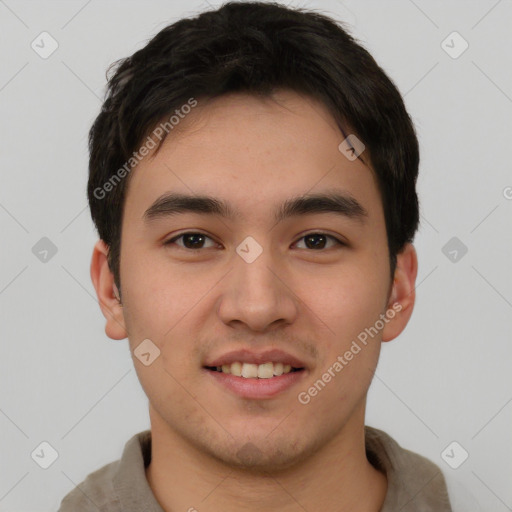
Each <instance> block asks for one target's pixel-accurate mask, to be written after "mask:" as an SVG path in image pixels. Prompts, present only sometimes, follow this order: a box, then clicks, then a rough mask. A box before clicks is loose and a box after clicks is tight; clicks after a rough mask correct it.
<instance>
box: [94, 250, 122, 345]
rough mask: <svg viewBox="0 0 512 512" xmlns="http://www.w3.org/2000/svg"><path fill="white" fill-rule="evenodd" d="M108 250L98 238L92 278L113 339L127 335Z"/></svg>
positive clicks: (109, 333)
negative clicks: (109, 262)
mask: <svg viewBox="0 0 512 512" xmlns="http://www.w3.org/2000/svg"><path fill="white" fill-rule="evenodd" d="M108 250H109V249H108V246H107V245H106V244H105V242H104V241H103V240H98V242H97V243H96V245H95V246H94V251H93V254H92V259H91V279H92V282H93V284H94V288H95V289H96V295H97V296H98V302H99V304H100V308H101V311H102V313H103V316H104V317H105V318H106V320H107V323H106V325H105V333H106V335H107V336H108V337H109V338H111V339H113V340H122V339H124V338H126V337H127V332H126V326H125V322H124V314H123V306H122V305H121V302H120V301H119V300H118V298H117V297H119V291H118V289H117V287H116V285H115V283H114V275H113V274H112V272H111V271H110V267H109V266H108V260H107V255H108ZM116 295H117V296H116Z"/></svg>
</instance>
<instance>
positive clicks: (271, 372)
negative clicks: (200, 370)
mask: <svg viewBox="0 0 512 512" xmlns="http://www.w3.org/2000/svg"><path fill="white" fill-rule="evenodd" d="M216 368H217V371H221V372H222V373H227V374H231V375H235V376H236V377H244V378H245V379H256V378H259V379H271V378H272V377H274V376H275V377H278V376H279V375H283V374H284V373H290V372H291V370H292V367H291V365H289V364H284V365H283V363H272V362H268V363H263V364H260V365H258V364H253V363H240V362H238V361H237V362H236V363H232V364H223V365H222V366H217V367H216Z"/></svg>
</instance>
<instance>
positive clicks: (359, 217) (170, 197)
mask: <svg viewBox="0 0 512 512" xmlns="http://www.w3.org/2000/svg"><path fill="white" fill-rule="evenodd" d="M186 212H190V213H197V214H200V215H201V214H202V215H216V216H220V217H223V218H226V219H229V220H235V219H236V218H237V217H241V215H240V213H239V212H238V211H237V210H236V209H234V208H233V207H232V206H231V205H230V204H229V203H227V202H226V201H224V200H222V199H218V198H216V197H212V196H208V195H186V194H178V193H166V194H164V195H162V196H160V197H159V198H158V199H156V201H155V202H154V203H153V204H152V205H151V206H150V207H149V208H148V209H147V210H146V211H145V212H144V215H143V219H144V221H145V222H146V223H150V222H152V221H155V220H158V219H162V218H166V217H170V216H173V215H177V214H181V213H186ZM319 213H334V214H337V215H340V216H342V217H346V218H349V219H353V220H356V221H359V222H361V223H364V221H365V219H366V218H367V217H368V212H367V210H366V209H365V208H364V207H363V206H362V205H361V203H359V201H357V199H355V198H354V197H352V196H351V195H347V194H344V193H336V192H331V193H324V194H306V195H302V196H297V197H292V198H290V199H287V200H286V201H284V202H283V203H282V204H281V205H279V207H278V208H277V209H276V210H275V211H274V220H275V222H276V223H279V222H281V221H283V220H284V219H287V218H289V217H294V216H298V215H312V214H319Z"/></svg>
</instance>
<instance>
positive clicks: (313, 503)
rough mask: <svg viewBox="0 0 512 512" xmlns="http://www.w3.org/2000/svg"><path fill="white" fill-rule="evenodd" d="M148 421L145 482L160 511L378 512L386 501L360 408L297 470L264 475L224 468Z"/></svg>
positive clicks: (161, 423) (155, 419) (153, 418)
mask: <svg viewBox="0 0 512 512" xmlns="http://www.w3.org/2000/svg"><path fill="white" fill-rule="evenodd" d="M150 416H151V434H152V457H151V463H150V464H149V466H148V467H147V468H146V476H147V479H148V483H149V485H150V487H151V489H152V491H153V494H154V495H155V497H156V499H157V501H158V502H159V503H160V506H161V507H162V508H163V510H164V511H165V512H171V511H174V510H185V511H191V512H193V511H194V510H197V511H201V512H203V511H208V512H220V511H222V512H235V511H240V510H244V511H246V512H252V511H261V510H262V509H264V510H269V511H273V510H275V511H277V510H279V512H299V511H300V512H304V510H322V509H325V510H337V511H340V512H356V511H357V512H378V511H379V510H380V508H381V506H382V503H383V502H384V498H385V496H386V490H387V482H386V476H385V475H384V474H383V473H381V472H379V471H377V470H376V469H375V468H374V467H373V466H372V465H371V464H370V463H369V462H368V459H367V458H366V450H365V442H364V408H363V409H362V413H360V414H359V415H357V416H359V417H355V418H352V419H351V420H350V421H349V422H348V423H347V424H346V425H345V427H344V428H343V429H342V431H341V432H340V433H339V435H338V436H336V438H335V439H333V440H332V441H331V442H329V443H328V444H326V445H325V446H323V447H322V448H321V449H319V450H318V451H317V452H315V453H314V454H313V455H312V456H311V457H309V458H308V459H307V460H304V461H303V462H302V463H300V465H295V466H293V467H291V468H289V469H287V470H282V471H279V472H275V473H265V474H261V473H254V472H249V471H247V470H245V469H243V468H234V467H232V466H227V465H225V464H223V463H222V461H219V460H218V459H215V458H213V457H211V456H210V455H209V454H206V453H204V452H203V451H200V450H197V449H196V447H194V446H192V445H190V444H189V443H188V441H187V440H185V439H183V438H182V437H181V436H179V435H178V434H177V433H176V432H174V431H173V430H171V429H170V428H169V427H168V425H167V424H166V423H165V422H164V421H163V420H162V418H160V417H158V416H157V414H156V413H155V412H154V411H153V410H152V409H151V410H150ZM355 416H356V415H355Z"/></svg>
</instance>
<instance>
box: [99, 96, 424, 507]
mask: <svg viewBox="0 0 512 512" xmlns="http://www.w3.org/2000/svg"><path fill="white" fill-rule="evenodd" d="M343 139H344V136H343V135H342V134H341V132H340V130H339V129H338V128H337V126H336V123H335V121H334V119H333V118H332V117H331V116H330V114H329V113H328V111H327V110H326V108H325V107H324V106H323V105H322V104H320V103H317V102H316V101H314V100H313V99H311V98H308V97H304V96H300V95H298V94H296V93H294V92H291V91H279V93H278V94H276V95H275V96H274V99H264V100H262V99H258V98H255V97H252V96H248V95H244V94H232V95H228V96H223V97H221V98H218V99H216V100H214V101H213V102H210V103H204V104H202V103H201V101H199V105H198V106H197V107H196V109H194V111H193V112H192V113H190V114H189V115H188V116H187V117H186V119H184V120H183V121H181V123H180V125H179V131H178V130H176V132H172V133H171V134H170V135H169V137H168V138H167V139H166V141H165V142H164V144H163V146H162V147H161V149H160V151H159V152H158V153H157V154H156V156H154V155H150V156H149V157H147V158H145V159H144V160H143V161H142V162H141V163H140V164H139V165H138V167H137V168H136V169H135V170H134V171H132V173H133V174H132V176H131V182H130V186H129V189H128V193H127V196H126V203H125V209H124V218H123V225H122V246H121V267H120V268H121V271H120V273H121V290H122V297H121V299H122V305H120V304H119V303H118V301H117V299H116V297H115V295H114V291H115V285H114V280H113V275H112V273H111V272H110V270H109V268H108V264H107V260H106V254H107V250H108V249H107V247H106V246H105V244H104V243H103V241H101V240H100V241H98V243H97V244H96V246H95V248H94V252H93V256H92V261H91V278H92V281H93V283H94V286H95V288H96V292H97V295H98V299H99V302H100V306H101V309H102V312H103V314H104V316H105V318H106V320H107V322H106V327H105V331H106V334H107V335H108V336H109V337H110V338H112V339H115V340H121V339H124V338H126V337H128V339H129V344H130V349H131V351H132V354H133V350H135V348H136V347H137V346H138V345H139V344H140V343H141V342H142V340H144V339H147V338H149V339H150V340H152V342H153V343H154V344H155V345H156V346H158V348H159V349H160V351H161V353H160V357H158V358H157V359H156V360H155V361H154V362H153V363H152V364H151V365H150V366H144V365H143V364H141V362H140V361H139V360H138V359H137V358H136V357H133V360H134V365H135V368H136V371H137V374H138V377H139V379H140V382H141V385H142V387H143V389H144V391H145V393H146V394H147V396H148V399H149V412H150V420H151V429H152V440H153V445H152V461H151V464H150V465H149V467H148V468H147V470H146V474H147V478H148V482H149V483H150V486H151V487H152V489H153V492H154V494H155V496H156V498H157V500H158V501H159V503H160V504H161V506H162V508H163V509H164V510H168V511H170V510H189V509H190V508H192V507H194V508H195V509H197V510H199V511H210V512H217V511H221V510H222V511H224V512H226V511H227V512H230V511H235V510H246V511H252V510H262V509H266V510H279V511H286V512H288V511H299V510H300V511H303V510H304V508H305V509H306V510H309V511H312V510H321V509H322V508H323V507H325V510H340V511H342V510H343V511H358V512H364V511H375V512H376V511H378V510H379V509H380V507H381V505H382V502H383V500H384V497H385V493H386V477H385V475H383V474H381V473H380V472H378V471H377V470H376V469H375V468H373V466H371V465H370V463H369V462H368V460H367V459H366V455H365V449H364V431H363V426H364V417H365V405H366V395H367V391H368V387H369V385H370V382H371V379H372V375H373V372H374V370H375V368H376V365H377V361H378V357H379V352H380V346H381V341H389V340H392V339H393V338H395V337H396V336H398V335H399V334H400V333H401V332H402V331H403V329H404V328H405V326H406V325H407V322H408V320H409V318H410V316H411V313H412V310H413V307H414V300H415V293H414V283H415V280H416V274H417V257H416V252H415V249H414V247H413V246H412V245H411V244H407V245H406V246H405V247H404V250H403V251H402V252H401V253H400V254H399V255H398V263H397V269H396V272H395V276H394V280H393V281H391V279H390V276H389V259H388V252H387V238H386V228H385V221H384V212H383V207H382V202H381V198H380V195H379V192H378V188H377V182H376V178H375V176H374V174H373V171H372V170H371V169H370V168H368V167H367V166H366V165H365V164H364V163H363V162H362V161H361V160H359V159H357V160H354V161H349V160H348V159H347V158H346V157H345V156H344V155H342V154H341V153H340V151H339V150H338V145H339V144H340V143H341V142H342V141H343ZM366 160H369V159H366ZM335 188H336V189H337V190H340V191H343V192H345V193H349V194H350V195H352V196H353V197H354V198H356V199H357V200H358V201H359V202H360V203H361V204H362V205H363V206H364V207H365V208H366V210H367V211H368V217H367V218H366V219H365V222H364V223H362V222H359V221H357V220H353V219H349V218H342V217H340V216H338V215H335V214H332V213H321V214H314V215H307V216H296V217H292V218H288V219H285V220H284V221H282V222H281V223H279V224H275V222H274V219H273V209H274V207H275V206H276V205H277V204H280V203H281V202H282V201H284V200H286V199H288V198H290V197H292V196H298V195H302V194H305V193H319V192H331V191H332V190H333V189H335ZM171 191H173V192H180V193H185V194H209V195H213V196H215V197H218V198H221V199H224V200H226V201H228V202H229V203H230V204H231V205H232V206H233V207H234V208H236V209H238V210H239V211H240V216H238V217H237V218H236V219H234V220H233V221H231V220H227V219H222V218H220V217H214V216H208V215H200V214H197V213H183V214H180V215H174V216H172V217H169V218H166V219H159V220H158V221H155V222H154V223H152V224H151V225H149V224H147V223H145V222H144V220H143V218H142V217H143V214H144V211H145V210H146V209H147V208H148V207H149V206H150V205H151V204H152V203H153V201H154V200H155V199H157V198H158V197H159V196H161V195H162V194H163V193H164V192H171ZM190 231H192V232H200V233H204V234H206V235H207V236H208V237H210V238H206V239H205V240H204V242H203V245H202V247H203V248H199V249H195V248H192V249H190V248H189V249H186V248H185V246H184V242H185V240H184V239H183V238H182V239H179V240H177V241H176V242H174V244H173V245H172V246H165V245H163V242H165V241H167V240H169V239H171V238H173V237H174V236H178V235H179V234H184V233H186V232H190ZM310 232H315V233H317V232H320V233H325V234H327V235H330V236H334V237H336V238H338V239H340V240H342V241H344V242H345V243H346V244H347V245H346V246H338V245H337V244H336V243H335V242H334V240H331V239H329V238H327V239H326V240H325V244H326V245H325V246H324V247H325V248H323V249H320V250H319V249H315V248H314V247H313V248H311V246H309V247H308V245H306V241H305V239H304V238H303V237H304V236H305V235H306V234H308V233H310ZM247 236H251V237H253V238H254V239H255V240H256V241H257V242H258V243H259V245H260V246H261V247H262V248H263V252H262V253H261V255H260V256H259V257H258V258H257V259H256V260H255V261H254V262H252V263H247V262H246V261H244V260H243V259H242V258H241V257H240V256H239V255H238V254H237V252H236V248H237V246H238V245H239V244H240V243H241V242H242V241H243V240H244V239H245V238H246V237H247ZM321 241H322V240H320V242H321ZM199 246H200V247H201V245H199ZM189 247H190V244H189ZM192 247H195V246H192ZM194 251H195V252H194ZM393 303H399V304H400V306H401V310H400V311H399V312H396V314H395V315H394V317H393V319H392V320H389V321H388V322H387V323H385V326H384V328H383V329H382V330H381V331H380V332H379V334H378V335H376V336H374V337H373V339H370V341H369V343H368V344H367V345H366V346H365V347H364V348H363V349H362V350H361V351H360V352H359V353H358V354H357V355H355V356H354V358H353V359H352V360H351V361H350V362H349V363H348V364H347V365H346V366H344V368H343V370H342V371H340V372H339V373H337V374H336V377H334V378H333V379H332V380H331V381H330V382H329V383H328V384H327V385H326V386H325V388H324V389H323V390H322V391H321V392H319V393H318V395H317V396H315V397H314V398H312V399H311V401H310V402H309V403H308V404H307V405H303V404H301V403H299V401H298V400H297V395H298V393H299V392H301V391H304V390H307V389H308V388H309V387H310V386H311V385H312V384H313V383H314V382H315V381H317V380H318V379H319V378H321V376H322V374H323V373H324V372H326V371H327V369H328V368H329V367H330V366H332V365H333V363H334V362H335V361H336V360H337V357H338V356H339V355H343V354H344V353H345V352H346V351H347V350H348V349H349V348H350V346H351V343H352V341H353V340H355V339H356V338H357V336H358V334H359V333H361V332H362V331H364V329H365V328H368V327H370V326H373V325H374V324H375V322H376V320H378V319H379V315H381V314H385V313H386V311H387V310H388V309H390V308H392V305H393ZM239 348H249V349H251V348H252V349H254V350H257V351H261V350H263V349H265V348H279V349H282V350H284V351H286V352H288V353H291V354H293V355H295V356H296V357H298V358H299V359H301V360H302V361H304V362H305V365H306V368H307V369H306V370H305V372H304V375H302V377H301V381H300V382H299V383H297V385H294V386H293V387H292V388H290V389H288V390H286V391H284V392H282V393H280V394H278V395H277V396H275V397H273V398H271V399H265V400H249V399H242V398H240V397H238V396H236V395H234V394H233V393H231V392H229V391H227V390H226V389H224V388H223V387H221V386H219V385H218V384H217V383H215V382H213V379H212V378H211V375H208V374H207V373H206V372H207V371H206V370H203V369H202V366H203V365H204V364H205V362H206V361H207V360H210V361H211V360H212V359H213V358H216V357H218V356H220V355H222V354H225V353H227V352H229V351H232V350H236V349H239ZM249 443H250V444H249ZM244 447H245V449H244V450H242V448H244ZM248 447H250V448H251V449H250V450H249V449H248ZM333 468H335V470H333Z"/></svg>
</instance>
